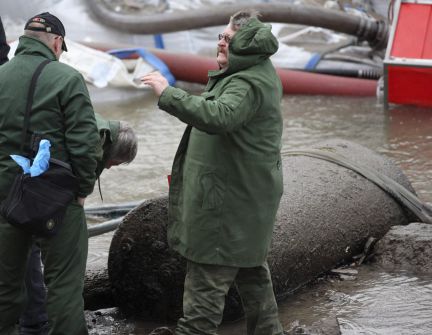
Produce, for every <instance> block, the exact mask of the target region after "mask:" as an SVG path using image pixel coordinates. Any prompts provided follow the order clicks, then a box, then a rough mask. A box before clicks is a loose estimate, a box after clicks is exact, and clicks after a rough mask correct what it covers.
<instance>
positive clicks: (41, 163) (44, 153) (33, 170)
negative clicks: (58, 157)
mask: <svg viewBox="0 0 432 335" xmlns="http://www.w3.org/2000/svg"><path fill="white" fill-rule="evenodd" d="M50 146H51V143H50V141H48V140H41V141H40V142H39V150H38V152H37V154H36V157H35V159H34V160H33V164H32V166H31V167H30V176H31V177H37V176H39V175H40V174H42V173H44V172H45V171H46V170H48V167H49V159H50V150H49V148H50Z"/></svg>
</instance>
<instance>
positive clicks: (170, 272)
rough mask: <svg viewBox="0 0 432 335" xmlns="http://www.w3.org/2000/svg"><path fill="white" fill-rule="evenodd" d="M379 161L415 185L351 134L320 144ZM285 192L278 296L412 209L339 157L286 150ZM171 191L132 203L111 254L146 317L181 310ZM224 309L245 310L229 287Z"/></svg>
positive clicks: (275, 263) (279, 225)
mask: <svg viewBox="0 0 432 335" xmlns="http://www.w3.org/2000/svg"><path fill="white" fill-rule="evenodd" d="M314 148H315V149H318V150H320V151H322V152H334V153H337V154H340V155H343V156H344V157H346V158H348V159H350V160H351V161H352V162H355V163H356V164H359V165H362V166H367V167H369V168H373V169H375V170H376V171H378V172H380V173H382V174H385V175H387V176H388V177H390V178H392V179H393V180H395V181H397V182H399V183H400V184H401V185H403V186H405V187H406V188H408V189H410V190H412V188H411V186H410V184H409V181H408V180H407V178H406V177H405V176H404V174H403V173H402V171H401V170H400V169H399V168H398V167H397V166H395V165H394V164H393V163H392V162H391V161H390V160H389V159H387V158H385V157H383V156H381V155H378V154H377V153H375V152H373V151H371V150H369V149H367V148H365V147H363V146H360V145H358V144H355V143H352V142H348V141H341V140H336V141H330V142H326V143H321V144H319V145H316V146H315V147H314ZM283 169H284V195H283V197H282V200H281V203H280V207H279V211H278V214H277V219H276V224H275V229H274V234H273V241H272V245H271V251H270V253H269V257H268V263H269V265H270V270H271V272H272V277H273V284H274V289H275V292H276V295H277V297H278V298H283V297H284V296H285V295H287V294H288V293H290V292H292V291H293V290H295V289H296V288H298V287H300V286H302V285H304V284H305V283H307V282H309V281H311V280H313V279H314V278H316V277H317V276H318V275H319V274H321V273H323V272H326V271H328V270H330V269H332V268H333V267H335V266H337V265H338V264H340V263H343V262H344V261H346V260H349V259H350V258H351V257H352V256H354V255H356V254H358V253H361V252H362V250H363V247H364V244H365V242H366V241H367V240H368V238H369V237H375V238H381V237H382V236H383V235H384V234H385V233H386V232H387V231H388V230H389V228H390V227H391V226H392V225H403V224H407V223H409V222H410V220H412V219H411V218H410V214H409V213H408V212H407V211H406V210H405V209H404V208H403V207H401V206H400V205H399V204H398V203H397V202H396V201H395V200H394V199H393V198H392V196H390V195H388V194H387V193H386V192H385V191H383V190H382V189H381V188H379V187H378V186H376V185H375V184H374V183H372V182H371V181H369V180H368V179H366V178H364V177H363V176H361V175H360V174H358V173H356V172H354V171H352V170H349V169H347V168H345V167H342V166H340V165H338V164H335V163H332V162H329V161H326V160H322V159H318V158H313V157H309V156H302V155H295V156H290V155H288V156H285V157H284V159H283ZM166 225H167V198H166V197H163V198H160V199H153V200H150V201H147V202H145V203H143V204H141V205H140V206H138V207H137V208H135V209H134V210H132V211H131V212H130V213H129V214H128V215H127V216H126V217H125V219H124V221H123V223H122V224H121V225H120V227H119V229H118V230H117V232H116V233H115V235H114V237H113V240H112V244H111V248H110V252H109V260H108V271H109V277H110V281H111V285H112V289H113V294H114V298H115V300H116V304H118V305H119V307H120V308H121V309H122V310H123V311H125V312H126V313H128V314H132V315H136V316H138V317H142V318H152V319H175V318H177V317H178V316H179V315H180V313H181V300H182V293H183V281H184V276H185V260H184V259H182V258H181V257H180V256H179V255H178V254H176V253H175V252H174V251H172V250H171V249H169V247H168V244H167V238H166ZM225 312H226V313H225V316H226V317H227V318H230V319H232V318H235V317H238V316H239V315H240V314H241V304H240V302H239V299H238V297H237V296H236V294H229V296H228V299H227V304H226V311H225Z"/></svg>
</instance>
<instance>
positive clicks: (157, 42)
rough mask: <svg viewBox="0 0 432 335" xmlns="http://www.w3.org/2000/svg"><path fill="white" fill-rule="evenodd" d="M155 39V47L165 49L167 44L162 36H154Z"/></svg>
mask: <svg viewBox="0 0 432 335" xmlns="http://www.w3.org/2000/svg"><path fill="white" fill-rule="evenodd" d="M153 39H154V42H155V47H156V48H158V49H165V44H164V41H163V37H162V34H157V35H153Z"/></svg>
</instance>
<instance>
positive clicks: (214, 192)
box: [200, 172, 226, 210]
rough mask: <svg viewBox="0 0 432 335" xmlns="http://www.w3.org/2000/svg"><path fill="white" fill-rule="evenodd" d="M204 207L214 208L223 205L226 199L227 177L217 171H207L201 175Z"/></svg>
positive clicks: (202, 205)
mask: <svg viewBox="0 0 432 335" xmlns="http://www.w3.org/2000/svg"><path fill="white" fill-rule="evenodd" d="M200 186H201V190H202V196H203V197H202V204H201V207H202V209H205V210H212V209H217V208H219V207H221V206H222V205H223V203H224V200H225V193H226V182H225V178H224V177H223V176H221V175H219V174H217V173H216V172H207V173H204V174H202V175H201V177H200Z"/></svg>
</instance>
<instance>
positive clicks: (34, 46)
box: [15, 36, 57, 61]
mask: <svg viewBox="0 0 432 335" xmlns="http://www.w3.org/2000/svg"><path fill="white" fill-rule="evenodd" d="M18 55H34V56H37V55H39V56H42V57H45V58H48V59H50V60H52V61H56V60H57V57H56V55H55V54H54V52H53V51H52V50H51V49H50V48H49V47H48V46H47V45H46V44H45V43H43V42H42V41H39V40H38V39H36V38H33V37H30V36H21V37H20V38H19V43H18V47H17V49H16V51H15V56H18Z"/></svg>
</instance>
